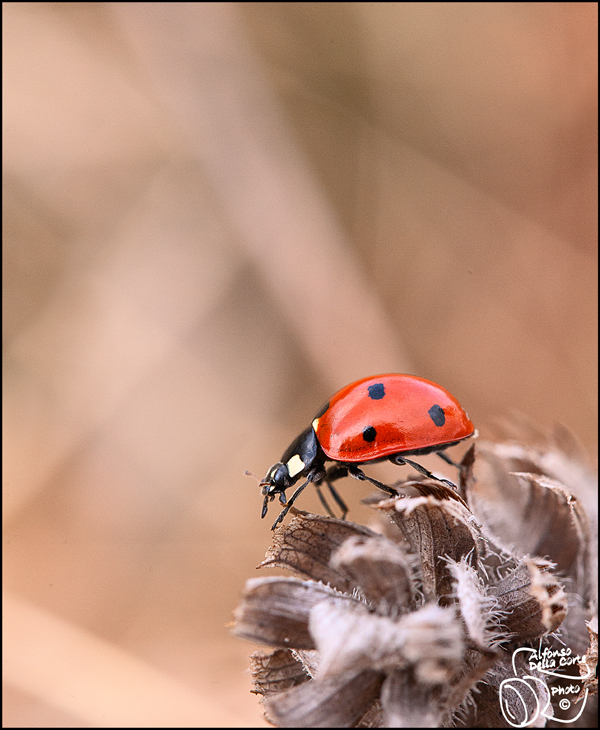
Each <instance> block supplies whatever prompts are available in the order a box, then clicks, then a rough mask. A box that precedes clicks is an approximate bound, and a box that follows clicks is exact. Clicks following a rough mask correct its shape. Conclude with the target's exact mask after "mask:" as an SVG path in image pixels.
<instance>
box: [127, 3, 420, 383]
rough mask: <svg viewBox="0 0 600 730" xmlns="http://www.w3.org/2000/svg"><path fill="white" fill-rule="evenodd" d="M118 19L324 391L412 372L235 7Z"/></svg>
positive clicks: (147, 10) (135, 12) (186, 7)
mask: <svg viewBox="0 0 600 730" xmlns="http://www.w3.org/2000/svg"><path fill="white" fill-rule="evenodd" d="M113 9H114V12H115V14H116V16H117V17H118V18H119V19H120V20H121V22H122V27H123V29H124V31H125V32H126V33H127V36H128V40H129V41H130V42H131V44H132V45H133V47H134V48H135V49H136V50H137V51H138V52H139V54H140V57H141V59H143V63H144V65H145V68H146V70H147V72H148V76H149V79H150V81H151V83H152V84H156V85H157V86H158V89H159V93H160V95H161V97H162V98H163V99H164V102H165V103H166V104H168V105H169V108H170V110H171V111H172V112H173V114H174V116H175V118H177V119H178V121H179V122H180V123H181V125H182V129H183V130H185V132H186V135H187V136H186V139H187V142H188V144H189V148H190V149H191V150H192V151H194V152H195V153H196V154H197V155H198V159H199V161H201V162H202V164H203V166H205V167H206V170H207V171H208V173H209V175H210V178H211V180H212V183H213V185H214V186H215V190H216V192H217V194H218V195H219V199H220V202H221V204H222V205H223V206H224V209H225V210H226V211H227V214H228V216H229V218H230V220H231V221H232V223H233V224H234V225H235V228H236V231H237V233H238V235H239V238H240V242H241V244H242V245H243V246H244V247H245V248H247V250H248V251H249V252H250V254H251V256H252V257H253V259H254V260H255V261H256V263H257V265H258V267H259V269H260V272H261V274H262V275H263V277H264V279H265V281H266V283H267V284H268V286H269V290H270V292H271V296H272V297H273V300H274V301H275V302H276V303H277V306H278V307H279V308H280V309H281V311H283V312H285V313H286V315H287V317H288V318H289V320H290V322H291V323H292V324H293V326H294V328H295V332H296V334H297V336H298V337H299V339H300V340H301V342H302V343H303V345H304V347H305V348H306V352H307V354H308V355H309V357H310V359H311V361H312V362H313V364H314V365H315V366H316V367H317V368H318V370H319V372H320V374H321V375H322V376H323V378H324V379H325V381H326V382H327V383H328V384H329V385H331V386H334V385H337V384H339V383H345V382H351V381H352V380H353V379H354V378H355V377H359V376H360V375H361V374H363V373H367V372H412V369H413V368H412V365H411V363H410V359H409V357H408V355H407V354H406V353H405V352H404V351H403V349H402V347H401V344H400V342H399V338H398V333H397V332H395V331H394V330H393V327H392V326H391V323H390V322H389V320H388V318H387V316H386V314H385V313H384V310H383V309H382V308H381V306H380V304H379V302H378V299H377V297H376V296H375V294H374V292H373V290H372V289H371V288H370V287H369V284H368V282H367V280H366V279H365V277H364V275H363V273H362V272H361V270H360V268H359V266H358V262H357V261H355V260H354V259H353V256H352V254H351V251H350V250H349V248H348V246H347V245H346V242H345V240H344V236H343V234H342V232H341V230H340V227H339V225H338V223H337V222H336V220H335V216H334V214H333V212H332V210H331V208H330V207H329V205H328V204H327V201H326V199H325V198H324V197H323V195H322V194H320V188H319V185H318V183H317V181H316V179H315V178H314V177H313V175H312V174H311V172H310V170H309V168H308V167H307V165H306V162H305V160H304V159H303V157H302V155H301V154H300V153H299V151H298V149H297V148H296V146H295V144H294V141H293V138H292V136H291V134H290V132H289V130H288V129H287V127H286V124H285V122H284V120H283V117H282V114H281V112H280V110H279V109H278V106H277V103H276V100H275V97H274V95H273V94H272V92H271V91H270V88H269V85H268V83H266V80H265V77H264V75H263V72H262V70H261V67H260V64H259V61H258V59H257V58H256V56H255V55H254V53H253V52H252V50H251V48H250V47H249V44H248V42H247V40H246V37H245V35H244V33H243V32H242V29H241V27H240V25H239V20H238V18H237V16H236V11H235V6H233V5H228V4H227V3H208V4H203V5H195V4H193V3H191V4H187V3H180V4H175V5H162V4H148V5H142V6H137V5H128V4H127V3H123V4H119V5H115V6H113ZM200 18H201V22H199V19H200ZM261 152H262V153H263V154H260V153H261Z"/></svg>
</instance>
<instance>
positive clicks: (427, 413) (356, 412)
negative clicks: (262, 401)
mask: <svg viewBox="0 0 600 730" xmlns="http://www.w3.org/2000/svg"><path fill="white" fill-rule="evenodd" d="M474 431H475V428H474V426H473V424H472V423H471V421H470V419H469V416H468V415H467V413H466V412H465V411H464V409H463V408H462V406H461V405H460V403H459V402H458V401H457V400H456V398H454V396H453V395H451V394H450V393H449V392H448V391H447V390H446V389H445V388H442V387H441V386H440V385H437V383H433V382H431V381H429V380H425V379H424V378H419V377H417V376H414V375H401V374H398V373H388V374H385V375H375V376H372V377H368V378H362V379H361V380H357V381H355V382H354V383H351V384H350V385H347V386H346V387H345V388H342V389H341V390H340V391H338V392H337V393H336V394H335V395H334V396H332V397H331V398H330V400H329V401H328V402H327V403H326V404H325V405H324V406H323V407H322V408H321V409H320V410H319V411H318V412H317V415H316V416H315V418H314V419H313V421H312V424H311V425H310V426H309V427H308V428H307V429H305V430H304V431H303V432H302V433H301V434H300V435H299V436H298V437H297V438H296V439H295V440H294V441H293V442H292V443H291V444H290V446H289V447H288V448H287V449H286V450H285V452H284V454H283V456H282V457H281V461H280V462H277V463H276V464H274V465H273V466H272V467H271V468H270V469H269V471H268V472H267V474H266V476H265V478H264V479H263V480H262V482H261V483H260V486H261V488H262V494H263V495H264V501H263V509H262V517H264V516H265V515H266V513H267V509H268V504H269V502H270V501H272V500H273V499H274V498H275V496H276V495H279V500H280V502H281V504H284V505H285V507H284V509H283V510H282V512H281V514H280V515H279V517H278V518H277V520H276V521H275V524H274V525H273V527H272V529H275V527H276V526H277V524H278V523H279V522H281V520H282V519H283V518H284V517H285V515H286V514H287V512H288V511H289V509H290V507H291V506H292V504H293V503H294V501H295V500H296V499H297V497H298V495H299V494H300V493H301V492H302V490H303V489H304V488H305V487H306V486H307V484H309V483H311V482H312V483H313V484H315V486H316V488H317V492H318V494H319V497H320V498H321V501H322V503H323V505H324V506H325V508H326V509H327V511H328V512H329V514H330V515H332V516H333V513H332V512H331V509H330V507H329V505H328V504H327V502H326V501H325V499H324V497H323V495H322V493H321V490H320V488H319V487H320V485H321V484H322V483H323V482H324V483H325V484H326V485H327V486H328V488H329V491H330V492H331V495H332V496H333V498H334V499H335V500H336V502H337V504H338V505H339V506H340V508H341V510H342V519H344V517H345V516H346V513H347V511H348V508H347V507H346V505H345V503H344V501H343V500H342V498H341V497H340V495H339V494H338V493H337V491H336V490H335V488H334V487H333V482H334V481H335V480H337V479H340V478H341V477H344V476H347V475H348V474H350V475H351V476H353V477H354V478H356V479H359V480H361V481H369V482H371V483H372V484H374V485H375V486H377V487H379V488H380V489H382V490H383V491H385V492H387V493H388V494H392V495H396V494H397V492H396V490H395V489H394V488H393V487H389V486H388V485H386V484H382V483H381V482H379V481H377V480H376V479H372V478H371V477H369V476H367V475H366V474H365V473H364V472H363V471H362V470H361V469H360V468H359V467H358V465H359V464H366V463H369V462H376V461H381V460H384V459H389V460H390V461H392V462H393V463H395V464H400V465H401V464H408V465H410V466H412V467H413V468H415V469H416V470H417V471H419V472H420V473H422V474H424V475H425V476H427V477H428V478H430V479H436V480H438V481H440V482H442V483H444V484H446V485H449V486H451V487H455V485H454V484H452V482H449V481H448V480H447V479H440V478H438V477H436V476H434V475H433V474H432V473H431V472H430V471H429V470H427V469H425V468H424V467H423V466H421V465H420V464H417V463H416V462H414V461H411V460H409V459H407V458H406V457H407V456H409V455H414V454H428V453H431V452H436V453H438V454H439V456H440V457H442V458H443V460H444V461H446V462H447V463H449V464H454V462H453V461H452V460H451V459H450V458H449V457H448V456H446V455H445V453H444V450H445V449H446V448H447V447H449V446H452V445H454V444H456V443H458V442H460V441H462V440H463V439H466V438H468V437H469V436H472V435H473V433H474ZM326 461H333V462H334V466H331V467H329V468H328V469H326V468H325V462H326ZM454 465H455V466H457V465H456V464H454ZM302 477H305V478H306V481H305V482H304V483H303V484H301V485H300V486H299V487H298V488H297V489H296V490H295V492H294V493H293V494H292V496H291V497H290V499H289V500H287V498H286V494H285V492H286V490H287V489H289V488H290V487H291V486H293V485H294V484H295V483H296V482H297V481H298V480H299V479H300V478H302Z"/></svg>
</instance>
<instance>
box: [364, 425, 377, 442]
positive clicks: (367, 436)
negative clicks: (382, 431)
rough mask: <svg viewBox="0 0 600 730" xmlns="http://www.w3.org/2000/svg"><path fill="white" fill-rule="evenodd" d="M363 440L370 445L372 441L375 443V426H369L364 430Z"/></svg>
mask: <svg viewBox="0 0 600 730" xmlns="http://www.w3.org/2000/svg"><path fill="white" fill-rule="evenodd" d="M362 435H363V438H364V440H365V441H367V442H368V443H371V441H375V436H377V431H376V430H375V429H374V428H373V426H367V427H366V428H365V429H363V434H362Z"/></svg>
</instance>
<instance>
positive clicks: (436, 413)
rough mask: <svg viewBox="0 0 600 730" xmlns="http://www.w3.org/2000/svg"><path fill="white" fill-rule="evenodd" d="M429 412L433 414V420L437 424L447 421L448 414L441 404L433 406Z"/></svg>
mask: <svg viewBox="0 0 600 730" xmlns="http://www.w3.org/2000/svg"><path fill="white" fill-rule="evenodd" d="M427 413H429V415H430V416H431V420H432V421H433V422H434V423H435V425H436V426H443V425H444V424H445V423H446V415H445V413H444V409H443V408H442V407H441V406H438V405H437V403H436V405H434V406H431V408H430V409H429V410H428V411H427Z"/></svg>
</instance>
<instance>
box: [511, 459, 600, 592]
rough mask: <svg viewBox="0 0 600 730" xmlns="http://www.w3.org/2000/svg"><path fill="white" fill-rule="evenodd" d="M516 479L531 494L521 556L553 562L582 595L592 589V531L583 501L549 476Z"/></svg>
mask: <svg viewBox="0 0 600 730" xmlns="http://www.w3.org/2000/svg"><path fill="white" fill-rule="evenodd" d="M515 476H516V477H517V479H518V480H519V482H520V483H521V486H522V488H523V490H524V491H525V493H526V494H528V495H529V498H528V501H527V505H526V509H525V512H524V514H523V520H522V528H523V534H522V536H521V539H520V541H519V544H518V546H517V547H518V550H519V553H520V554H523V555H525V554H526V555H539V556H540V557H542V558H547V559H548V560H551V561H552V562H553V563H554V564H555V565H556V570H557V571H560V572H561V573H563V574H565V575H568V576H569V577H571V578H573V579H574V580H575V584H576V586H577V590H578V592H579V593H580V594H581V593H583V592H585V591H586V586H589V575H588V571H589V546H590V528H589V524H588V519H587V516H586V514H585V512H584V510H583V508H582V507H581V505H580V503H579V501H578V500H577V499H576V498H575V497H574V496H573V495H572V494H571V493H570V492H568V491H567V490H566V489H565V488H564V487H563V486H562V485H561V484H559V483H558V482H556V481H554V480H553V479H549V478H548V477H544V476H537V475H536V474H523V473H515ZM557 535H560V540H557V539H556V537H557ZM584 597H585V596H584Z"/></svg>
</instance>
